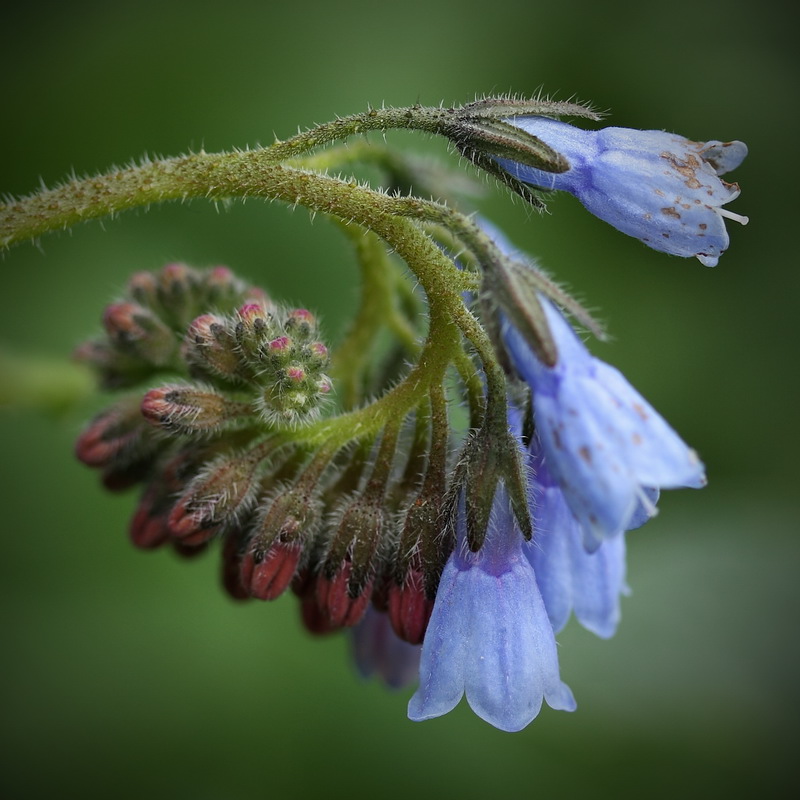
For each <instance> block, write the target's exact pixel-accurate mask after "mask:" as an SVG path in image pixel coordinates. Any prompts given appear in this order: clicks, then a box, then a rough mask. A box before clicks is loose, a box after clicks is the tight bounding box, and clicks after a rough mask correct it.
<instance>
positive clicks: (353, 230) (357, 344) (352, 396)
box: [331, 224, 420, 409]
mask: <svg viewBox="0 0 800 800" xmlns="http://www.w3.org/2000/svg"><path fill="white" fill-rule="evenodd" d="M342 229H343V230H344V231H345V233H346V234H347V235H348V237H349V238H350V240H351V241H352V242H353V244H354V245H355V249H356V255H357V257H358V263H359V267H360V270H361V304H360V306H359V309H358V312H357V313H356V316H355V319H354V320H353V324H352V325H351V327H350V330H349V332H348V334H347V336H345V338H344V341H342V343H341V344H340V345H339V346H338V347H337V348H336V351H335V353H334V355H333V365H332V368H331V377H333V379H334V380H335V382H336V384H337V385H338V386H339V390H338V392H339V396H340V398H341V402H342V405H343V407H344V408H345V409H349V408H353V407H354V406H355V405H356V404H357V403H358V401H359V400H360V397H359V395H360V392H359V379H360V378H361V376H362V372H363V368H364V365H365V364H366V362H367V361H368V357H369V354H370V351H371V350H372V348H373V346H374V343H375V337H376V335H377V333H378V331H379V330H380V329H381V328H382V327H387V328H389V330H391V331H392V333H393V334H394V335H395V336H396V337H397V339H398V340H399V341H400V343H401V344H402V345H403V347H405V349H406V350H407V351H408V352H409V353H411V354H416V353H418V352H419V349H420V344H419V341H418V339H417V334H416V332H415V331H414V330H413V329H412V327H411V325H410V324H409V323H408V321H407V320H406V319H405V317H403V316H402V315H401V314H400V312H399V311H398V309H397V306H396V304H395V292H394V288H395V281H394V274H393V273H394V267H393V265H392V263H391V261H390V260H389V257H388V254H387V252H386V248H385V246H384V244H383V242H381V240H380V239H379V238H378V237H377V236H375V234H373V233H370V232H369V231H366V230H364V229H363V228H362V227H360V226H358V225H352V224H343V225H342Z"/></svg>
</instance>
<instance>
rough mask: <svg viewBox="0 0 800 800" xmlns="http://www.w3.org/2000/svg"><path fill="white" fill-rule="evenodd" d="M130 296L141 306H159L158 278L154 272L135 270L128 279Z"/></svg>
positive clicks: (153, 307)
mask: <svg viewBox="0 0 800 800" xmlns="http://www.w3.org/2000/svg"><path fill="white" fill-rule="evenodd" d="M127 294H128V296H129V297H130V298H131V299H132V300H134V301H136V302H137V303H138V304H139V305H140V306H145V307H147V308H150V309H153V310H155V309H156V308H158V279H157V278H156V276H155V275H154V274H153V273H152V272H135V273H134V274H133V275H132V276H131V277H130V279H129V280H128V286H127Z"/></svg>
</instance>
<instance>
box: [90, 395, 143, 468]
mask: <svg viewBox="0 0 800 800" xmlns="http://www.w3.org/2000/svg"><path fill="white" fill-rule="evenodd" d="M138 406H139V402H138V399H137V398H135V397H127V398H125V399H124V400H121V401H119V402H117V403H115V404H114V405H112V406H109V407H108V408H105V409H103V411H101V412H100V413H99V414H98V415H97V416H96V417H95V418H94V419H93V420H92V421H91V422H90V423H89V425H88V427H87V428H86V429H85V430H84V431H83V433H82V434H81V435H80V436H79V437H78V440H77V442H76V443H75V455H76V456H77V457H78V459H79V460H80V461H82V462H83V463H84V464H86V465H87V466H89V467H102V468H110V467H124V466H127V465H130V464H132V463H134V462H136V461H138V460H139V458H141V457H142V456H143V455H145V454H146V453H150V452H154V451H155V450H156V446H155V442H154V440H153V438H152V434H151V432H150V431H149V430H148V426H147V423H146V422H145V421H144V420H143V419H142V415H141V414H140V413H139V408H138Z"/></svg>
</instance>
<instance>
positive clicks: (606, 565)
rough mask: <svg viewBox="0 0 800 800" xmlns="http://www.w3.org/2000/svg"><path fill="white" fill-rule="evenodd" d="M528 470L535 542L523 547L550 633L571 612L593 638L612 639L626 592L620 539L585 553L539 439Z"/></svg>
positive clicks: (578, 528) (578, 527) (579, 531)
mask: <svg viewBox="0 0 800 800" xmlns="http://www.w3.org/2000/svg"><path fill="white" fill-rule="evenodd" d="M530 465H531V473H530V479H529V483H530V502H531V516H532V517H533V523H534V538H533V540H532V541H530V542H525V543H524V544H523V546H522V548H523V552H524V553H525V555H526V556H527V557H528V560H529V561H530V562H531V565H532V566H533V569H534V572H535V573H536V583H537V585H538V586H539V591H540V592H541V593H542V599H543V600H544V605H545V608H546V609H547V614H548V616H549V617H550V623H551V624H552V626H553V630H554V631H555V632H556V633H558V632H559V631H560V630H561V629H562V628H563V627H564V626H565V625H566V624H567V621H568V620H569V616H570V613H574V614H575V618H576V619H577V620H578V622H580V624H581V625H583V627H584V628H587V629H588V630H590V631H591V632H592V633H595V634H597V635H598V636H601V637H603V638H604V639H606V638H608V637H610V636H613V635H614V633H615V632H616V629H617V624H618V623H619V619H620V595H622V594H626V593H627V591H628V589H627V586H626V584H625V537H624V536H623V535H619V536H615V537H613V538H611V539H608V540H606V541H604V542H603V543H602V544H601V545H600V546H599V547H598V548H597V550H595V551H594V552H593V553H590V552H588V551H587V550H586V548H585V547H584V546H583V531H582V528H581V524H580V522H578V519H577V518H576V517H575V515H574V514H573V513H572V510H571V509H570V507H569V505H568V503H567V499H566V497H565V496H564V493H563V492H562V491H561V487H560V486H559V485H558V482H557V481H556V480H555V479H554V478H553V476H552V475H551V474H550V470H549V469H548V468H547V463H546V460H545V458H544V455H543V453H542V447H541V444H540V442H539V438H538V436H534V437H533V439H532V441H531V450H530ZM638 521H639V520H634V522H638ZM642 521H644V520H642Z"/></svg>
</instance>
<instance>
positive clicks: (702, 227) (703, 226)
mask: <svg viewBox="0 0 800 800" xmlns="http://www.w3.org/2000/svg"><path fill="white" fill-rule="evenodd" d="M697 227H698V228H700V230H701V231H704V230H705V229H706V228H707V227H708V225H706V223H705V222H701V223H700V224H699V225H698V226H697Z"/></svg>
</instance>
